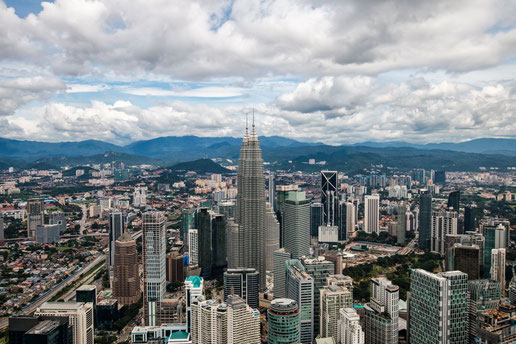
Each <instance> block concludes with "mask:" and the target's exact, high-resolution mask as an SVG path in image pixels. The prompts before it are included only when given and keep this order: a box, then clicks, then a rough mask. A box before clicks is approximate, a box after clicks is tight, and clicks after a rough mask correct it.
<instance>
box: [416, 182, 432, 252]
mask: <svg viewBox="0 0 516 344" xmlns="http://www.w3.org/2000/svg"><path fill="white" fill-rule="evenodd" d="M418 222H419V226H418V228H419V238H418V245H419V248H420V249H421V250H429V249H430V241H431V240H430V236H431V234H432V194H431V193H430V191H429V190H427V189H422V190H421V195H420V197H419V221H418Z"/></svg>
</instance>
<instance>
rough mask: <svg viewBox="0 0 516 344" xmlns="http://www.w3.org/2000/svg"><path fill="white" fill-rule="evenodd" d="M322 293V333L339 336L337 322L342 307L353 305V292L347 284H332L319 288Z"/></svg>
mask: <svg viewBox="0 0 516 344" xmlns="http://www.w3.org/2000/svg"><path fill="white" fill-rule="evenodd" d="M319 294H320V300H321V301H320V318H319V326H320V335H321V337H323V338H324V337H333V338H337V327H338V326H337V323H338V320H339V318H340V309H342V308H351V307H353V294H352V292H351V290H350V289H348V288H347V287H345V286H341V285H336V284H331V285H327V286H324V287H323V288H321V289H320V290H319Z"/></svg>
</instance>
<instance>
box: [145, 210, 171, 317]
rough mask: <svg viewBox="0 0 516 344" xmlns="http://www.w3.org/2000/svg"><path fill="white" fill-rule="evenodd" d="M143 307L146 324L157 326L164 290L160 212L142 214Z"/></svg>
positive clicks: (162, 219)
mask: <svg viewBox="0 0 516 344" xmlns="http://www.w3.org/2000/svg"><path fill="white" fill-rule="evenodd" d="M142 230H143V282H144V287H143V288H144V289H143V309H144V317H143V318H144V322H145V325H146V326H159V325H160V319H159V309H160V306H161V305H160V303H161V301H162V300H163V299H164V298H165V290H166V228H165V217H164V216H163V214H162V213H161V212H157V211H149V212H146V213H144V214H143V215H142Z"/></svg>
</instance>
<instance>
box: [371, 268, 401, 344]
mask: <svg viewBox="0 0 516 344" xmlns="http://www.w3.org/2000/svg"><path fill="white" fill-rule="evenodd" d="M364 308H365V311H366V319H365V320H366V321H365V341H366V343H374V344H384V343H389V344H396V343H398V315H399V287H398V286H397V285H394V284H392V282H391V281H389V280H388V279H387V278H385V277H377V278H372V279H371V299H370V301H369V303H367V304H366V305H365V307H364Z"/></svg>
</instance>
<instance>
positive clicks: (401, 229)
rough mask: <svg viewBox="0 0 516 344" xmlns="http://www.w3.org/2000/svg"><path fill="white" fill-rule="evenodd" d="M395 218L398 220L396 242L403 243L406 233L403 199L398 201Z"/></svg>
mask: <svg viewBox="0 0 516 344" xmlns="http://www.w3.org/2000/svg"><path fill="white" fill-rule="evenodd" d="M396 218H397V220H398V233H397V237H396V242H397V243H398V244H405V240H406V233H407V206H406V205H405V202H403V201H402V202H400V204H399V206H398V216H397V217H396Z"/></svg>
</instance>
